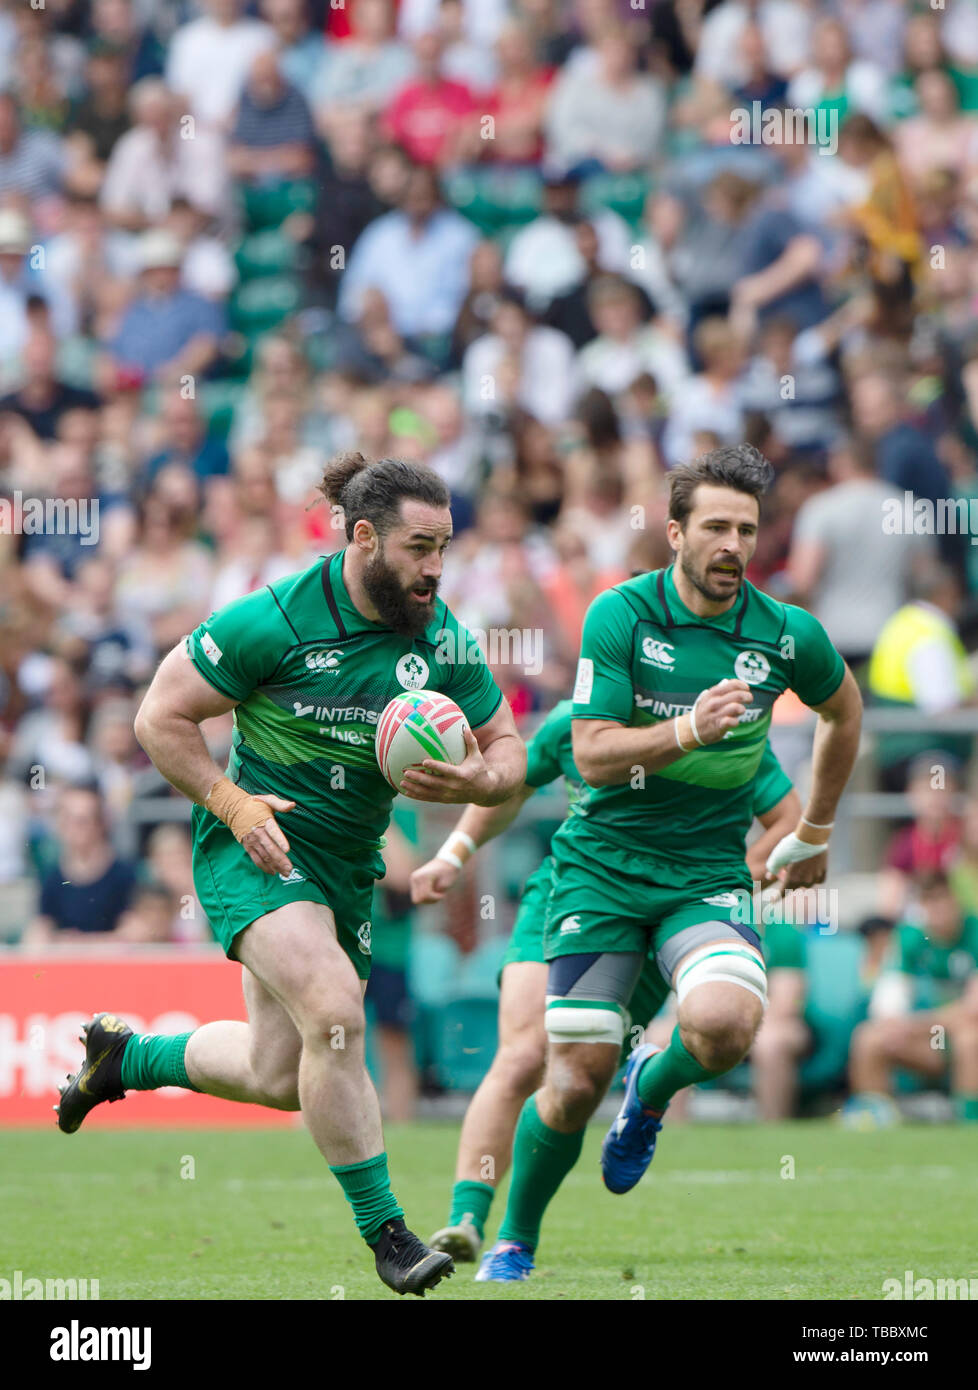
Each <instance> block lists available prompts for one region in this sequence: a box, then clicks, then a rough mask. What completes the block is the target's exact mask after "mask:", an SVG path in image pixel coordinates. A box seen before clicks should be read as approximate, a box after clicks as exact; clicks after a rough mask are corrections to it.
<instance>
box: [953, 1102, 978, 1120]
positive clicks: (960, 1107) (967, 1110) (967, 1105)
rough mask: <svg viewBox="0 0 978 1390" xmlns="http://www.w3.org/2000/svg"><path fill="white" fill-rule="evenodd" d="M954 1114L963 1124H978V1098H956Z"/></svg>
mask: <svg viewBox="0 0 978 1390" xmlns="http://www.w3.org/2000/svg"><path fill="white" fill-rule="evenodd" d="M953 1100H954V1113H955V1114H956V1115H957V1117H958V1119H959V1120H960V1121H961V1123H962V1124H965V1125H973V1124H978V1096H966V1095H965V1096H962V1095H958V1096H954V1097H953Z"/></svg>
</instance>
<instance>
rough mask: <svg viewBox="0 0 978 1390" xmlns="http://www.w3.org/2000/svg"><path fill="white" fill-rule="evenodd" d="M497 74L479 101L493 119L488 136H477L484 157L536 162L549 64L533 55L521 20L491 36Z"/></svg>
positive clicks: (540, 148) (549, 79) (549, 78)
mask: <svg viewBox="0 0 978 1390" xmlns="http://www.w3.org/2000/svg"><path fill="white" fill-rule="evenodd" d="M496 53H497V56H498V58H499V75H498V78H497V80H496V83H495V85H494V86H493V88H492V90H491V91H490V93H489V96H488V98H487V99H486V101H485V114H486V115H487V116H491V117H492V120H493V132H492V139H491V140H485V141H483V142H482V153H483V154H484V156H485V158H486V159H488V160H491V161H492V162H493V163H496V164H527V163H531V162H532V163H539V161H540V159H541V158H542V156H543V123H544V118H545V114H546V107H547V100H548V96H549V93H550V89H551V84H552V82H553V78H554V73H553V69H552V68H548V67H544V66H542V65H541V64H539V63H538V62H537V61H536V57H535V54H534V46H533V38H532V33H531V31H530V28H529V26H528V25H527V24H526V23H525V21H519V20H516V21H511V22H510V23H508V24H507V25H506V26H505V28H504V29H503V30H502V32H501V33H500V35H499V38H498V40H497V42H496Z"/></svg>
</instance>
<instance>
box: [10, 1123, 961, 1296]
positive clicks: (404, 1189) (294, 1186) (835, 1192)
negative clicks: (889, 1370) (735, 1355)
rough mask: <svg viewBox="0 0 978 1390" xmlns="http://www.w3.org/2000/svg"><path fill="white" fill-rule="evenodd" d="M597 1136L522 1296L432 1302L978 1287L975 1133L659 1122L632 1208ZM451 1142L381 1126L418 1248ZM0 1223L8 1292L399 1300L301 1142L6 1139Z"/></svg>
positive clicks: (428, 1127)
mask: <svg viewBox="0 0 978 1390" xmlns="http://www.w3.org/2000/svg"><path fill="white" fill-rule="evenodd" d="M604 1128H605V1126H604V1125H603V1124H595V1125H592V1126H591V1129H590V1131H589V1133H588V1137H587V1143H586V1145H585V1149H584V1154H583V1156H582V1158H581V1161H580V1163H579V1164H578V1165H577V1167H576V1169H575V1170H574V1171H573V1172H572V1173H571V1175H570V1176H569V1178H568V1179H567V1181H566V1182H565V1183H564V1185H563V1187H562V1189H561V1191H560V1192H559V1194H558V1196H557V1198H556V1200H555V1201H554V1203H553V1204H552V1206H551V1208H550V1212H549V1214H548V1218H547V1221H546V1223H545V1225H544V1233H543V1241H542V1244H541V1247H540V1250H539V1253H538V1262H537V1271H536V1273H535V1274H534V1275H533V1276H532V1277H531V1279H530V1280H528V1281H527V1282H526V1283H524V1284H515V1285H485V1284H475V1283H473V1281H472V1274H473V1273H474V1266H472V1265H460V1266H459V1267H458V1272H457V1274H456V1275H455V1278H454V1279H452V1280H451V1281H450V1282H449V1281H443V1282H442V1283H441V1284H440V1285H439V1286H438V1288H437V1289H436V1290H435V1291H434V1293H433V1294H431V1295H430V1297H431V1298H433V1299H435V1298H436V1299H480V1300H490V1301H492V1300H494V1299H516V1300H521V1299H623V1300H629V1299H639V1298H643V1297H644V1298H646V1299H703V1298H707V1299H708V1298H724V1299H727V1298H732V1299H802V1298H806V1299H807V1298H816V1299H836V1298H856V1299H879V1298H881V1297H882V1295H883V1288H882V1285H883V1280H884V1279H886V1278H897V1279H900V1280H901V1283H902V1281H903V1279H904V1272H905V1271H906V1270H913V1271H914V1276H915V1277H917V1278H919V1277H921V1276H927V1277H930V1278H934V1279H936V1278H951V1277H953V1278H959V1279H960V1278H976V1277H978V1239H976V1237H978V1206H976V1203H975V1200H974V1181H975V1166H976V1158H978V1131H976V1130H975V1129H974V1128H973V1127H969V1128H963V1129H959V1128H951V1127H947V1128H945V1127H933V1126H926V1127H916V1128H912V1127H907V1128H901V1129H895V1130H885V1131H876V1132H873V1133H868V1134H862V1133H852V1132H848V1131H845V1130H841V1129H838V1128H836V1127H835V1126H834V1125H832V1124H829V1123H821V1122H800V1123H796V1124H790V1125H779V1126H750V1125H737V1126H723V1127H720V1126H714V1125H693V1126H686V1127H681V1126H674V1127H673V1128H672V1129H670V1128H669V1126H668V1125H667V1126H666V1128H665V1130H664V1131H663V1135H662V1139H661V1140H660V1144H659V1152H658V1153H657V1155H656V1158H655V1161H654V1163H653V1165H652V1168H651V1169H650V1171H649V1173H648V1174H647V1175H646V1177H645V1178H644V1179H643V1180H642V1182H641V1183H640V1184H639V1185H638V1187H636V1188H635V1190H634V1191H633V1192H632V1193H630V1194H629V1195H627V1196H624V1197H614V1196H612V1195H611V1194H610V1193H608V1192H606V1191H605V1189H604V1188H603V1186H602V1185H601V1180H600V1175H599V1172H598V1150H599V1147H600V1143H601V1139H602V1137H603V1133H604ZM457 1138H458V1127H457V1125H455V1124H451V1125H449V1124H433V1123H429V1124H415V1125H410V1126H400V1127H398V1126H390V1127H389V1128H388V1131H387V1145H388V1152H389V1154H390V1158H391V1170H392V1175H393V1181H394V1190H395V1191H396V1192H397V1194H398V1197H399V1199H400V1201H401V1203H402V1204H403V1206H404V1209H405V1215H406V1219H407V1221H408V1224H409V1225H410V1226H411V1227H412V1228H413V1229H414V1230H415V1231H417V1233H418V1234H419V1235H420V1236H422V1237H426V1236H428V1235H430V1233H431V1232H432V1231H433V1230H434V1229H436V1228H437V1227H438V1226H441V1225H443V1224H444V1222H445V1220H446V1219H447V1215H448V1198H449V1192H450V1188H451V1180H452V1172H453V1168H454V1160H455V1145H456V1142H457ZM191 1173H192V1174H193V1176H190V1174H191ZM181 1174H186V1175H187V1176H181ZM792 1174H793V1176H792ZM504 1186H505V1185H504ZM504 1197H505V1192H503V1193H501V1194H500V1196H497V1199H496V1203H495V1205H494V1208H493V1211H492V1213H491V1215H490V1218H489V1234H490V1237H491V1236H493V1235H494V1234H495V1231H496V1228H497V1226H498V1224H499V1221H500V1219H501V1217H502V1211H503V1201H504ZM0 1210H2V1211H3V1219H2V1228H3V1229H2V1235H0V1252H2V1255H0V1258H2V1263H0V1277H2V1278H5V1279H10V1278H12V1274H13V1271H14V1270H17V1269H19V1270H21V1271H22V1272H23V1277H24V1278H25V1279H26V1278H28V1277H38V1278H45V1277H48V1278H79V1279H80V1278H87V1279H94V1278H97V1279H98V1280H99V1281H100V1296H101V1298H102V1299H110V1298H121V1299H130V1298H149V1299H214V1298H217V1299H254V1298H258V1299H321V1298H340V1297H343V1298H346V1299H375V1298H395V1299H396V1297H397V1295H395V1294H393V1293H391V1292H390V1291H389V1290H387V1289H385V1288H384V1286H383V1285H381V1284H380V1283H379V1281H378V1280H377V1278H376V1275H375V1274H374V1270H373V1261H372V1258H371V1256H370V1253H369V1251H367V1250H366V1248H365V1247H364V1245H363V1244H362V1242H361V1241H360V1239H359V1237H358V1236H357V1234H356V1230H355V1228H354V1226H353V1222H352V1219H351V1216H350V1212H349V1208H348V1207H347V1205H346V1202H345V1200H344V1198H343V1195H342V1193H341V1191H340V1188H339V1186H338V1184H337V1183H336V1182H335V1181H334V1179H333V1178H331V1177H330V1175H329V1173H328V1172H327V1170H326V1168H325V1165H324V1164H323V1161H322V1159H321V1158H320V1157H319V1155H318V1154H317V1152H316V1150H315V1148H314V1146H313V1144H312V1141H311V1139H310V1138H309V1137H308V1135H307V1134H306V1133H305V1132H304V1131H303V1130H301V1129H296V1130H295V1131H294V1132H293V1131H274V1132H265V1131H240V1130H239V1131H220V1132H218V1131H213V1130H211V1131H200V1130H195V1131H186V1130H178V1131H118V1130H116V1131H105V1130H101V1131H100V1130H99V1129H97V1128H96V1127H94V1126H93V1127H92V1128H91V1129H90V1130H88V1131H85V1130H83V1131H82V1132H81V1133H79V1134H77V1135H74V1136H67V1135H63V1134H60V1133H58V1131H57V1130H55V1129H54V1128H53V1127H52V1129H51V1130H50V1131H36V1130H34V1131H16V1130H15V1131H10V1132H7V1133H5V1134H4V1135H3V1136H2V1158H0ZM406 1301H408V1302H410V1301H413V1300H406Z"/></svg>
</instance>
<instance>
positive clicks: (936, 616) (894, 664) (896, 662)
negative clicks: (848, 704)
mask: <svg viewBox="0 0 978 1390" xmlns="http://www.w3.org/2000/svg"><path fill="white" fill-rule="evenodd" d="M922 642H926V643H928V644H933V643H934V642H940V643H941V644H942V645H943V646H945V647H947V649H948V651H949V652H950V653H951V656H952V658H953V661H954V669H955V673H956V676H957V682H958V693H959V695H960V696H961V699H962V700H966V699H967V698H968V696H969V695H971V693H972V691H973V690H974V685H975V682H974V677H973V676H972V674H971V668H970V667H969V665H968V654H967V652H966V651H965V649H964V646H963V644H962V642H961V639H960V638H959V637H958V635H957V633H956V632H955V631H954V629H953V627H951V625H950V623H949V622H948V621H947V619H946V618H944V617H943V616H942V614H940V613H936V612H934V611H933V609H931V608H928V607H925V606H924V605H923V604H920V603H908V604H905V605H904V607H903V608H900V609H898V610H897V611H896V613H894V614H893V617H892V618H890V619H888V621H887V622H886V623H884V625H883V630H882V632H881V633H880V635H879V637H878V638H877V639H876V646H875V647H874V648H873V655H872V657H871V658H870V662H869V688H870V690H871V691H872V693H873V694H874V695H876V696H878V697H879V699H881V700H898V701H900V703H901V704H909V705H912V704H913V702H914V695H913V686H912V685H911V683H910V656H911V653H912V652H913V650H914V648H915V647H917V646H919V645H920V643H922Z"/></svg>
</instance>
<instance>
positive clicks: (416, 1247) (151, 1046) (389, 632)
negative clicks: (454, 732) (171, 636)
mask: <svg viewBox="0 0 978 1390" xmlns="http://www.w3.org/2000/svg"><path fill="white" fill-rule="evenodd" d="M321 490H322V492H323V494H324V495H325V497H326V498H327V500H328V501H329V502H330V503H331V504H332V505H333V507H334V509H341V512H342V519H343V524H344V526H345V532H346V539H347V545H346V546H345V548H344V549H342V550H340V551H338V552H337V553H336V554H334V555H332V556H326V557H322V558H320V559H318V560H317V561H316V563H315V564H314V565H312V566H310V567H309V568H308V569H307V570H304V571H302V572H300V573H298V574H294V575H290V576H287V577H286V578H284V579H282V580H278V581H276V583H275V584H274V585H267V586H266V587H265V588H264V589H261V590H257V591H255V592H254V593H251V594H248V595H247V596H246V597H244V598H242V599H238V600H236V601H235V602H233V603H230V604H228V605H227V606H226V607H224V608H222V609H220V610H219V611H218V612H216V613H213V614H211V616H210V617H209V618H208V619H207V620H206V622H203V623H201V624H200V626H199V627H198V628H197V629H196V630H195V631H194V632H193V633H191V634H190V636H189V637H187V638H186V639H185V640H184V641H183V642H181V643H180V645H179V646H178V647H176V648H174V650H173V651H171V652H170V653H169V655H168V656H166V657H165V658H164V660H163V661H162V663H161V664H160V667H159V669H158V670H157V672H156V675H155V677H154V679H153V682H152V684H151V686H150V688H149V690H148V691H147V693H146V696H145V698H144V699H143V701H142V704H141V705H140V708H139V711H138V713H137V716H136V723H135V731H136V736H137V738H138V739H139V742H140V743H141V744H142V746H143V748H145V750H146V752H147V753H148V754H149V756H150V758H151V759H152V761H153V762H154V763H155V765H156V767H157V768H158V769H159V770H160V772H161V773H162V774H163V776H164V777H165V778H166V779H167V781H168V782H170V783H171V784H172V785H173V786H174V787H176V788H177V790H178V791H181V792H183V793H184V795H185V796H188V797H189V798H190V799H191V801H192V802H193V803H194V805H193V808H192V811H191V818H192V825H193V868H194V886H195V888H196V890H197V895H198V897H199V899H200V902H201V905H202V906H203V908H204V911H205V912H206V914H207V917H208V919H209V921H210V923H211V925H212V927H213V929H214V931H215V934H216V935H217V936H218V938H219V939H220V941H221V944H222V945H223V947H224V949H225V952H226V953H227V955H228V956H229V958H230V959H232V960H236V961H240V962H241V964H242V966H243V967H244V969H243V979H244V995H245V1002H246V1004H247V1011H248V1022H247V1023H242V1022H231V1021H227V1022H219V1023H206V1024H204V1025H203V1026H202V1027H200V1028H197V1029H195V1030H194V1031H193V1032H190V1033H185V1034H182V1035H179V1036H176V1037H160V1036H151V1035H143V1036H138V1035H136V1034H134V1033H133V1032H132V1030H131V1029H129V1028H128V1027H127V1026H126V1024H125V1023H124V1022H123V1021H122V1020H120V1019H118V1018H116V1017H115V1016H113V1015H111V1014H98V1015H96V1017H95V1018H94V1019H93V1021H92V1023H90V1024H89V1025H87V1027H86V1030H85V1031H86V1035H87V1038H86V1056H85V1063H84V1065H83V1067H82V1068H81V1070H80V1071H79V1073H78V1075H77V1076H75V1077H74V1078H69V1083H68V1085H67V1086H66V1087H65V1088H64V1090H63V1091H62V1097H61V1102H60V1105H59V1106H57V1107H56V1109H57V1111H58V1123H59V1125H60V1127H61V1129H63V1130H65V1131H66V1132H68V1133H73V1132H74V1131H75V1130H77V1129H78V1127H79V1126H80V1125H81V1123H82V1121H83V1120H84V1118H85V1116H86V1115H87V1114H88V1112H89V1111H90V1110H91V1109H92V1107H93V1106H95V1105H97V1104H98V1103H99V1102H101V1101H107V1100H108V1101H111V1100H119V1099H121V1098H122V1097H123V1096H124V1094H125V1092H126V1091H127V1090H151V1089H154V1088H155V1087H159V1086H170V1085H177V1086H184V1087H186V1088H188V1089H189V1090H195V1091H203V1092H206V1093H207V1094H209V1095H213V1096H221V1097H223V1098H225V1099H227V1100H237V1101H250V1102H252V1103H254V1104H258V1105H266V1106H271V1107H273V1108H275V1109H279V1110H300V1109H301V1111H302V1114H303V1118H304V1120H305V1123H306V1125H307V1126H308V1128H309V1131H310V1133H311V1135H312V1137H313V1140H314V1141H315V1143H316V1145H317V1147H318V1148H319V1150H320V1152H321V1153H322V1154H323V1157H324V1158H325V1159H326V1161H327V1163H328V1164H329V1167H330V1171H331V1172H332V1173H333V1174H334V1175H335V1177H336V1178H337V1179H338V1181H339V1183H340V1185H341V1187H342V1188H343V1191H344V1193H345V1194H346V1197H347V1199H348V1200H349V1202H350V1205H351V1207H352V1208H353V1215H354V1219H355V1221H356V1224H357V1227H358V1229H359V1231H360V1233H361V1235H362V1236H363V1238H364V1240H365V1241H366V1242H367V1244H368V1245H369V1246H370V1247H371V1248H372V1250H373V1252H374V1257H375V1262H376V1268H377V1273H378V1274H379V1276H380V1278H381V1279H382V1280H383V1281H384V1283H385V1284H388V1285H389V1286H390V1287H391V1288H392V1289H395V1290H396V1291H397V1292H398V1293H402V1294H403V1293H413V1294H418V1295H420V1296H422V1297H423V1296H424V1293H425V1290H426V1289H428V1288H431V1287H433V1286H434V1285H435V1284H437V1283H438V1282H439V1280H440V1279H441V1278H442V1277H443V1276H444V1275H448V1274H451V1273H452V1272H453V1269H454V1266H453V1264H452V1260H451V1256H450V1255H448V1254H446V1253H444V1252H441V1251H432V1250H429V1249H428V1247H427V1246H425V1245H424V1244H423V1243H422V1242H421V1241H420V1240H419V1239H418V1238H417V1236H415V1235H414V1234H413V1233H412V1232H411V1231H410V1230H408V1229H407V1227H406V1225H405V1223H404V1220H403V1212H402V1209H401V1207H400V1206H399V1205H398V1203H397V1200H396V1198H395V1197H394V1195H393V1193H392V1191H391V1186H390V1178H389V1174H388V1165H387V1155H386V1153H385V1152H384V1142H383V1134H382V1129H381V1117H380V1109H379V1105H378V1102H377V1096H376V1093H375V1091H374V1087H373V1085H372V1083H371V1081H370V1078H369V1076H368V1074H367V1071H366V1067H365V1065H364V1010H363V990H364V988H365V987H366V982H367V977H368V975H369V973H370V948H371V942H370V907H371V895H372V891H373V886H374V882H375V880H376V879H378V878H381V877H382V876H383V872H384V867H383V860H382V858H381V854H380V850H381V846H382V843H383V840H382V837H383V832H384V830H385V828H386V826H387V823H388V821H389V819H390V810H391V803H392V801H393V798H394V795H395V793H394V791H393V789H392V788H391V787H390V786H389V785H388V784H387V782H386V781H385V780H384V778H383V777H382V776H381V773H380V771H379V768H378V766H377V762H376V758H375V754H374V735H375V732H376V727H377V720H378V718H379V716H380V714H381V713H382V712H383V710H384V708H385V706H386V705H387V704H388V702H389V701H390V700H391V699H393V698H394V696H395V695H398V694H400V693H401V692H403V690H405V689H432V690H439V691H442V692H443V693H444V694H445V695H447V696H449V697H450V698H451V699H453V700H455V702H456V703H457V704H458V705H459V706H460V707H461V709H462V711H463V713H464V714H465V716H466V719H467V720H468V723H469V725H470V726H471V729H472V731H473V732H472V733H469V732H468V731H466V747H467V750H468V751H467V755H466V757H465V760H464V761H463V762H462V763H461V764H460V765H459V766H457V767H454V766H449V765H448V764H444V763H433V762H432V761H431V760H430V759H425V761H424V768H425V769H426V770H424V771H413V770H409V771H408V772H407V773H405V776H404V780H403V781H402V784H401V790H403V791H404V792H405V793H406V794H408V795H410V796H412V797H414V798H416V799H420V800H428V801H440V802H456V803H460V804H467V803H472V802H474V803H475V804H477V805H481V806H492V805H495V804H496V803H497V802H501V801H505V800H506V799H507V798H508V797H509V796H510V795H511V793H512V792H513V791H514V790H515V789H516V788H517V787H518V786H520V785H522V782H523V778H524V775H525V772H526V752H525V749H524V746H523V742H522V740H521V739H520V738H519V736H518V734H517V733H516V728H515V724H514V721H513V716H512V713H511V711H510V709H509V706H508V704H507V703H506V701H505V700H504V699H503V697H502V694H501V692H500V690H499V688H498V686H497V685H496V683H495V681H494V680H493V678H492V676H491V674H490V672H489V670H488V668H487V666H486V664H485V662H484V661H483V660H482V659H481V655H480V654H479V653H478V648H477V647H476V646H475V644H474V643H473V642H472V641H471V639H470V638H469V637H468V634H467V633H465V631H464V629H460V627H459V624H458V623H457V622H456V620H455V618H454V617H453V616H452V614H451V613H450V612H449V611H448V609H447V608H446V607H445V604H444V602H443V601H442V600H441V599H439V598H438V597H437V588H438V582H439V577H440V575H441V572H442V560H443V556H444V553H445V550H446V547H447V546H448V544H449V541H450V540H451V535H452V518H451V512H450V510H449V493H448V490H447V488H446V487H445V485H444V484H443V483H442V482H441V480H440V479H439V478H438V477H437V475H436V474H435V473H433V472H432V471H431V470H430V469H427V468H424V467H420V466H416V465H414V464H410V463H405V462H402V461H400V460H396V459H382V460H380V461H379V462H376V463H369V464H368V463H367V462H366V461H365V460H364V459H363V458H362V457H361V455H359V454H351V455H344V456H342V457H340V458H339V459H337V460H334V461H333V462H332V463H331V464H330V465H329V466H328V467H327V469H326V472H325V476H324V478H323V482H322V485H321ZM334 514H336V515H339V514H340V512H339V510H337V511H335V512H334ZM446 634H447V635H448V636H450V637H451V639H452V640H451V641H445V640H444V638H445V636H446ZM446 652H456V653H461V654H463V655H462V659H461V660H460V661H459V662H455V661H451V660H446V659H444V657H445V653H446ZM229 710H233V711H234V734H233V741H232V747H231V753H230V757H229V761H228V766H227V769H226V772H225V771H224V770H222V769H221V768H220V767H218V765H217V764H216V763H215V762H214V760H213V759H212V757H211V755H210V753H209V752H208V749H207V746H206V744H205V742H204V738H203V736H202V734H201V731H200V727H199V726H200V724H201V723H202V722H203V721H204V720H205V719H213V718H214V717H215V716H218V715H222V714H225V713H227V711H229ZM280 819H281V822H282V824H280ZM283 825H285V826H287V829H288V837H287V836H286V831H285V829H284V828H283Z"/></svg>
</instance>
